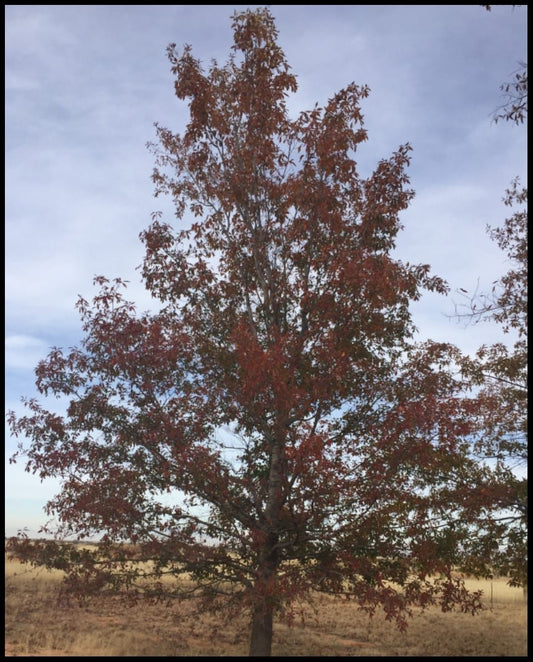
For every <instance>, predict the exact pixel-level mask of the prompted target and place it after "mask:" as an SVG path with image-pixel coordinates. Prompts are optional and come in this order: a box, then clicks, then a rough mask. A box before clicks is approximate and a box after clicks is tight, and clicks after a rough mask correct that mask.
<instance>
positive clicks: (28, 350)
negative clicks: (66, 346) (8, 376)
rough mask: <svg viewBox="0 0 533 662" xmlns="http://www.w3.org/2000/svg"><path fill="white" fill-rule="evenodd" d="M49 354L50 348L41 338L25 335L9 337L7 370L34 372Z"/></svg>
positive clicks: (6, 348) (6, 357)
mask: <svg viewBox="0 0 533 662" xmlns="http://www.w3.org/2000/svg"><path fill="white" fill-rule="evenodd" d="M47 352H48V347H47V345H46V343H45V342H43V340H41V339H40V338H35V337H33V336H25V335H14V336H8V337H7V338H6V340H5V361H6V368H8V369H15V370H33V368H35V366H36V365H37V363H38V361H40V360H41V359H43V358H44V357H45V355H46V354H47Z"/></svg>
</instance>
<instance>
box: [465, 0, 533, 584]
mask: <svg viewBox="0 0 533 662" xmlns="http://www.w3.org/2000/svg"><path fill="white" fill-rule="evenodd" d="M484 6H485V7H486V9H488V10H489V11H490V6H489V5H484ZM501 89H502V90H504V92H506V93H507V94H508V100H507V102H506V104H504V105H503V106H502V107H501V108H500V109H498V111H497V113H498V114H497V115H495V120H496V121H497V120H498V119H505V120H506V121H510V122H513V123H515V124H517V125H519V124H522V123H523V122H524V121H525V120H526V118H527V65H526V64H525V63H521V70H520V71H519V72H518V73H517V74H516V77H515V81H514V82H513V83H509V84H506V85H504V86H502V88H501ZM504 203H505V205H507V206H508V207H510V208H515V209H516V207H518V209H516V211H514V213H513V214H512V215H511V216H510V217H509V218H507V219H506V220H505V222H504V224H503V226H502V227H500V228H491V227H490V226H489V227H488V228H487V230H488V232H489V235H490V237H491V238H492V239H493V240H494V241H495V242H496V243H497V244H498V247H499V248H500V249H501V250H502V251H504V252H505V253H506V255H507V257H508V260H509V262H510V264H511V265H512V266H511V268H510V269H509V271H508V272H507V273H506V274H505V275H504V276H503V277H502V278H500V279H498V280H496V281H495V282H494V284H493V288H492V291H491V292H490V293H488V294H487V293H477V292H476V293H474V295H472V296H469V295H468V292H467V291H466V290H462V291H463V292H464V294H466V295H467V298H468V303H467V304H466V312H458V311H456V312H457V316H458V317H459V318H461V319H465V318H466V319H467V320H468V321H471V322H473V323H479V322H495V323H496V324H499V325H501V327H502V330H503V331H504V333H505V334H510V333H512V334H514V335H515V340H514V343H513V344H512V346H511V347H509V346H508V345H507V344H504V343H495V344H493V345H489V346H487V345H483V346H482V347H480V349H479V350H478V352H477V353H476V356H475V357H474V359H473V360H470V359H465V361H464V364H463V369H464V373H465V375H468V376H469V377H470V378H471V379H472V380H473V383H474V384H475V385H476V387H477V388H478V389H479V393H478V399H479V403H480V408H479V412H480V428H479V435H478V439H477V441H476V443H475V449H476V453H477V454H478V457H479V458H480V461H483V462H485V461H487V460H488V461H490V462H491V463H492V464H493V466H494V467H495V468H494V471H493V473H492V475H491V479H490V481H489V483H486V484H484V485H482V486H481V485H480V486H479V488H480V490H483V491H484V495H485V497H486V498H487V505H488V508H487V512H486V516H485V519H483V518H481V519H480V522H479V529H478V531H477V535H476V536H473V537H472V544H471V547H473V548H474V550H473V552H472V554H471V556H470V563H467V566H468V565H470V566H471V565H472V564H473V565H474V566H477V567H479V565H480V563H481V564H482V565H484V567H485V569H489V568H491V567H492V568H493V569H495V570H497V571H499V572H501V573H502V574H505V575H507V576H509V577H510V583H511V584H512V585H515V586H524V588H526V587H527V532H528V528H527V494H528V492H527V477H526V476H525V475H524V474H525V471H524V470H525V468H526V465H527V401H528V400H527V396H528V388H527V363H528V362H527V357H528V352H527V305H528V296H527V292H528V288H527V220H528V219H527V209H526V205H527V189H525V188H523V187H521V186H520V182H519V179H518V178H516V179H515V180H514V181H513V182H512V183H511V187H510V188H509V189H508V190H507V191H506V195H505V197H504ZM491 499H492V503H491V504H490V503H489V502H490V501H491ZM467 556H468V555H467ZM474 559H475V560H474ZM481 559H484V561H481ZM466 569H469V568H468V567H467V568H466ZM470 569H471V567H470Z"/></svg>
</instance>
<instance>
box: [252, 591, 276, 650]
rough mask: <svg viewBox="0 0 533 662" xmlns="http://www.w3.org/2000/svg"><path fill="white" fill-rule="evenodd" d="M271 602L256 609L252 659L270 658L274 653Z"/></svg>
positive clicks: (253, 619)
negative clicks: (272, 652)
mask: <svg viewBox="0 0 533 662" xmlns="http://www.w3.org/2000/svg"><path fill="white" fill-rule="evenodd" d="M269 603H270V601H269V600H265V603H264V604H262V605H260V606H258V607H256V609H255V611H254V614H253V618H252V636H251V640H250V657H270V654H271V651H272V621H273V606H272V604H271V603H270V604H269Z"/></svg>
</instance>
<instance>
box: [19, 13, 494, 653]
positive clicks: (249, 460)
mask: <svg viewBox="0 0 533 662" xmlns="http://www.w3.org/2000/svg"><path fill="white" fill-rule="evenodd" d="M233 31H234V44H233V46H232V50H231V53H230V56H229V59H228V61H227V63H226V64H225V65H224V66H219V65H218V63H217V62H215V61H213V62H212V63H211V65H210V66H209V68H208V69H207V70H204V68H203V67H202V65H201V64H200V62H199V61H198V60H197V59H195V58H194V57H193V54H192V50H191V48H190V47H189V46H186V47H185V48H184V49H183V51H182V52H181V53H178V52H177V51H176V47H175V46H174V45H171V46H170V47H169V49H168V55H169V58H170V62H171V64H172V71H173V74H174V75H175V92H176V96H177V97H178V99H180V100H186V101H188V104H189V112H190V119H189V122H188V124H187V126H186V127H185V130H184V131H183V133H182V134H177V133H174V132H172V131H171V130H170V129H167V128H164V127H161V126H157V133H158V138H159V141H158V143H157V144H156V145H154V146H153V149H154V151H155V153H156V169H155V171H154V176H153V178H154V182H155V185H156V195H161V194H166V195H170V196H171V197H172V199H173V202H174V206H175V210H176V222H175V224H174V225H175V227H172V226H171V225H170V224H168V223H166V222H164V221H163V219H162V218H161V216H160V215H159V214H154V218H153V219H152V223H151V225H150V226H149V227H148V228H147V229H146V231H144V232H143V233H142V240H143V242H144V244H145V247H146V256H145V259H144V263H143V265H142V274H143V278H144V282H145V284H146V287H147V289H148V290H149V292H150V293H151V294H152V295H153V296H154V297H155V298H156V299H158V300H159V302H160V309H159V310H158V312H151V313H149V312H145V313H140V312H137V311H136V309H135V306H134V304H133V303H131V302H129V301H127V299H125V297H124V293H123V287H124V285H125V283H123V282H122V281H121V280H120V279H116V280H111V281H110V280H108V279H106V278H104V277H99V278H98V279H97V284H98V285H99V287H100V290H99V292H98V294H97V295H96V296H95V297H94V299H93V301H92V302H91V303H89V302H88V301H86V300H85V299H83V298H80V299H79V301H78V309H79V312H80V315H81V319H82V324H83V332H84V336H83V340H82V342H81V344H80V346H79V347H75V348H71V349H69V350H61V349H59V348H54V349H53V350H52V351H51V353H50V355H49V356H48V357H47V359H46V360H44V361H42V362H41V363H40V364H39V365H38V367H37V369H36V375H37V381H36V384H37V387H38V389H39V391H40V393H41V394H42V395H43V396H45V397H46V396H49V395H51V396H56V397H58V398H61V399H62V401H67V402H68V406H67V409H66V411H65V412H62V413H57V411H54V410H53V408H50V407H48V408H46V406H45V405H44V404H43V403H41V402H40V401H38V400H36V399H31V400H27V401H26V406H27V408H28V412H27V414H26V415H24V416H17V415H15V414H14V413H11V414H10V417H9V422H10V426H11V430H12V432H13V433H14V434H15V435H23V436H24V437H25V438H26V440H27V441H26V442H24V441H23V442H22V443H21V445H20V452H21V453H23V454H24V455H25V456H26V458H27V470H28V471H31V472H34V473H36V474H37V475H38V476H39V477H40V478H41V479H45V478H47V477H50V476H54V477H56V478H59V479H60V480H61V484H62V489H61V491H60V492H59V494H57V495H56V496H55V497H54V498H53V499H51V501H50V502H49V503H48V505H47V510H48V512H49V513H50V514H51V515H56V516H57V518H58V520H59V528H58V530H57V532H56V533H57V536H58V540H56V541H41V542H38V541H37V542H36V541H30V540H25V539H19V540H16V539H15V540H12V541H11V543H10V544H11V548H12V549H13V550H15V551H16V553H17V554H18V555H19V556H20V557H21V558H23V559H25V560H28V561H31V562H33V563H39V564H44V565H48V566H53V567H58V568H62V569H64V570H65V571H66V579H65V581H66V586H67V587H68V588H69V589H70V590H72V591H74V592H77V593H78V595H80V596H81V595H84V596H89V595H92V594H93V593H102V592H105V591H116V592H120V593H121V594H123V595H125V596H128V597H133V598H135V597H137V598H139V597H141V596H143V595H144V596H146V597H148V598H151V599H158V598H165V599H169V600H170V599H172V598H175V599H176V600H179V599H184V598H186V597H188V596H191V595H199V596H201V601H199V603H198V604H199V606H200V607H201V608H206V609H207V608H209V609H216V608H219V609H221V610H222V611H223V613H224V614H225V615H226V616H231V615H233V614H234V613H236V612H239V611H242V610H246V611H247V612H248V613H249V614H250V623H251V631H250V654H251V655H269V654H270V652H271V643H272V630H273V620H274V617H276V618H285V619H287V620H289V621H290V620H291V618H292V617H293V615H294V605H295V604H296V602H297V601H298V600H299V599H304V598H306V597H308V596H310V595H312V594H313V592H316V591H323V592H329V593H333V594H340V595H343V596H346V598H349V599H353V600H356V601H357V602H358V603H359V604H360V605H361V607H362V608H364V609H365V610H367V611H368V612H370V613H372V612H373V611H374V610H375V609H376V608H378V607H382V608H383V609H384V610H385V612H386V614H387V618H389V619H392V620H395V621H396V622H397V623H398V624H399V626H400V627H404V626H405V624H406V618H407V616H408V615H409V614H410V612H411V610H412V608H413V607H415V606H428V605H431V604H438V605H440V606H441V607H442V609H445V610H446V609H452V608H454V607H458V608H460V609H462V610H463V611H476V610H477V609H478V608H479V606H480V603H479V595H478V594H469V593H468V592H467V591H466V590H465V587H464V585H463V584H462V582H461V580H460V579H458V578H456V577H455V576H453V575H452V570H453V567H454V566H455V565H456V564H457V563H458V561H459V560H460V558H461V554H462V550H463V549H464V548H465V541H468V539H469V537H470V536H471V531H472V528H471V527H472V525H475V523H476V522H477V519H478V517H479V513H480V508H481V507H482V505H480V502H479V494H476V493H473V491H472V490H471V485H472V484H480V483H481V482H482V481H483V480H484V479H485V478H486V477H487V476H489V475H490V468H489V467H487V466H485V465H483V464H480V463H479V462H477V461H476V458H475V457H474V455H473V454H472V452H471V451H472V447H471V444H470V441H469V439H470V435H471V434H472V433H473V431H475V429H476V426H477V424H478V420H479V419H478V414H479V411H478V409H477V407H478V402H477V400H476V399H475V398H467V397H465V395H464V384H463V380H462V378H461V376H460V374H459V373H458V372H454V370H453V369H452V368H453V367H454V366H458V365H459V364H460V361H461V357H460V355H459V353H458V352H457V350H456V349H454V348H453V347H451V346H449V345H445V344H437V343H433V342H427V343H424V344H421V345H417V344H415V343H414V342H413V333H414V326H413V322H412V319H411V316H410V312H409V304H410V302H412V301H414V300H416V299H418V298H419V297H420V296H421V294H422V292H423V291H424V290H432V291H437V292H442V293H444V292H445V291H446V285H445V283H444V282H443V281H442V280H441V279H439V278H438V277H434V276H432V275H431V274H430V269H429V266H428V265H411V264H408V263H403V262H402V261H400V260H398V259H396V258H395V257H394V256H393V249H394V247H395V240H396V236H397V234H398V232H399V231H400V230H401V223H400V218H399V216H400V213H401V212H402V210H404V209H406V207H407V206H408V204H409V202H410V200H411V198H412V196H413V193H412V191H411V190H410V189H409V186H408V185H409V182H408V177H407V174H406V167H407V165H408V163H409V150H410V148H409V146H408V145H403V146H400V147H399V148H398V150H397V151H396V152H395V153H394V154H392V155H391V156H390V157H389V158H386V159H382V160H381V161H379V162H378V163H377V166H376V168H375V170H374V172H373V173H371V174H370V175H369V176H367V177H363V176H362V175H360V173H359V171H358V165H357V160H356V159H357V151H358V150H359V149H360V147H361V145H363V144H364V143H365V141H366V140H367V134H366V131H365V129H364V125H363V117H362V113H361V102H362V100H363V99H364V98H365V97H366V96H367V95H368V93H369V91H368V89H367V88H366V87H365V86H358V85H355V84H349V85H348V86H347V87H345V88H344V89H342V90H341V91H339V92H338V93H337V94H335V95H334V96H333V97H332V98H331V99H330V100H329V101H328V102H327V103H326V104H325V105H324V106H323V107H319V106H318V105H317V106H315V107H314V108H313V109H312V110H310V111H306V112H301V113H300V114H299V115H298V116H297V117H295V118H293V117H291V115H290V113H289V112H288V109H287V104H286V102H287V97H288V95H289V94H290V93H294V92H296V89H297V85H296V78H295V77H294V75H293V74H292V73H291V70H290V68H289V66H288V64H287V62H286V59H285V56H284V53H283V51H282V49H281V48H280V46H279V45H278V43H277V30H276V27H275V24H274V20H273V17H272V15H271V14H270V12H269V11H268V10H266V9H258V10H253V11H252V10H246V11H243V12H239V13H236V14H235V15H234V17H233ZM72 535H74V536H77V537H78V538H80V539H83V538H86V537H91V536H95V535H98V536H100V537H101V539H100V542H99V544H98V546H97V547H95V548H94V549H92V550H91V549H85V550H82V549H79V548H77V547H75V546H71V545H66V544H61V542H60V540H61V539H62V538H63V539H64V538H65V537H67V536H72ZM163 580H165V581H163ZM171 580H172V581H171Z"/></svg>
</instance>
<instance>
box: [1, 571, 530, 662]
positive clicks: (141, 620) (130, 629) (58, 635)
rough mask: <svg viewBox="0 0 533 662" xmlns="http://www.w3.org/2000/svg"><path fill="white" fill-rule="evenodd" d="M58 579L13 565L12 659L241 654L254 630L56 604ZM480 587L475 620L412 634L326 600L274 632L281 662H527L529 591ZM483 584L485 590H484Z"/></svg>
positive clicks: (179, 611)
mask: <svg viewBox="0 0 533 662" xmlns="http://www.w3.org/2000/svg"><path fill="white" fill-rule="evenodd" d="M59 580H60V573H59V572H56V573H54V572H46V571H43V570H29V571H28V569H27V567H26V566H22V565H20V564H19V563H18V562H16V561H8V562H6V639H5V640H6V648H5V653H6V656H9V657H14V656H45V655H46V656H54V657H61V656H76V655H79V656H90V657H94V656H112V657H120V656H129V657H142V656H150V657H153V656H168V657H171V656H172V657H175V656H178V657H179V656H184V657H191V656H200V655H206V656H228V655H229V656H242V655H247V652H248V623H247V622H246V620H244V619H242V620H240V621H237V622H233V623H232V624H231V625H225V624H221V622H220V618H218V617H216V616H212V615H204V616H202V617H201V618H196V617H193V616H192V612H191V609H192V607H191V606H190V605H189V604H184V605H180V606H173V607H172V608H167V607H165V606H164V605H155V606H151V607H147V606H145V605H144V604H139V605H137V606H136V607H132V608H128V607H125V606H124V605H122V604H121V603H120V602H118V601H116V600H112V599H106V600H105V601H102V602H100V603H98V604H96V603H95V604H91V605H89V606H83V607H81V606H79V605H77V604H71V605H70V606H66V605H58V603H57V600H56V595H55V591H54V588H55V587H56V586H57V585H58V583H59ZM467 584H468V585H469V587H470V588H477V587H481V588H483V589H484V590H485V592H486V596H487V609H486V610H485V611H484V612H482V613H481V614H479V615H477V616H470V615H465V614H457V613H447V614H443V613H441V612H440V611H438V610H436V609H430V610H428V611H426V612H423V613H418V614H416V615H415V616H414V617H413V619H412V621H411V622H410V626H409V628H408V630H407V632H406V633H404V634H402V633H400V632H398V630H397V629H396V628H395V626H394V625H392V624H391V623H387V622H386V621H385V619H384V617H383V616H381V615H376V616H375V617H374V618H373V619H372V620H369V619H368V618H367V616H366V615H365V614H363V613H362V612H360V611H358V610H357V608H356V607H355V606H353V605H352V604H351V603H346V602H344V601H341V600H340V599H338V598H337V599H333V598H330V597H323V596H321V597H318V598H317V601H316V605H315V606H316V608H317V612H316V614H314V613H313V611H311V609H309V608H307V609H306V611H305V612H304V615H305V621H306V622H305V627H303V626H302V625H301V624H299V623H298V624H295V625H294V626H293V627H291V628H289V627H287V626H285V625H281V624H278V625H276V627H275V634H274V643H273V655H275V656H377V657H380V656H381V657H383V656H385V657H389V656H404V657H406V656H423V657H433V656H458V657H460V656H463V657H464V656H468V657H470V656H472V657H475V656H490V657H509V656H525V655H526V654H527V644H526V611H527V607H526V603H525V600H524V597H523V593H522V590H521V589H512V588H510V587H509V586H507V585H506V583H505V581H504V580H497V581H494V583H493V585H492V609H491V603H490V595H491V585H490V583H489V582H485V583H483V582H477V583H476V582H474V581H473V580H472V581H469V582H467ZM477 584H479V585H480V586H477Z"/></svg>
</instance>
